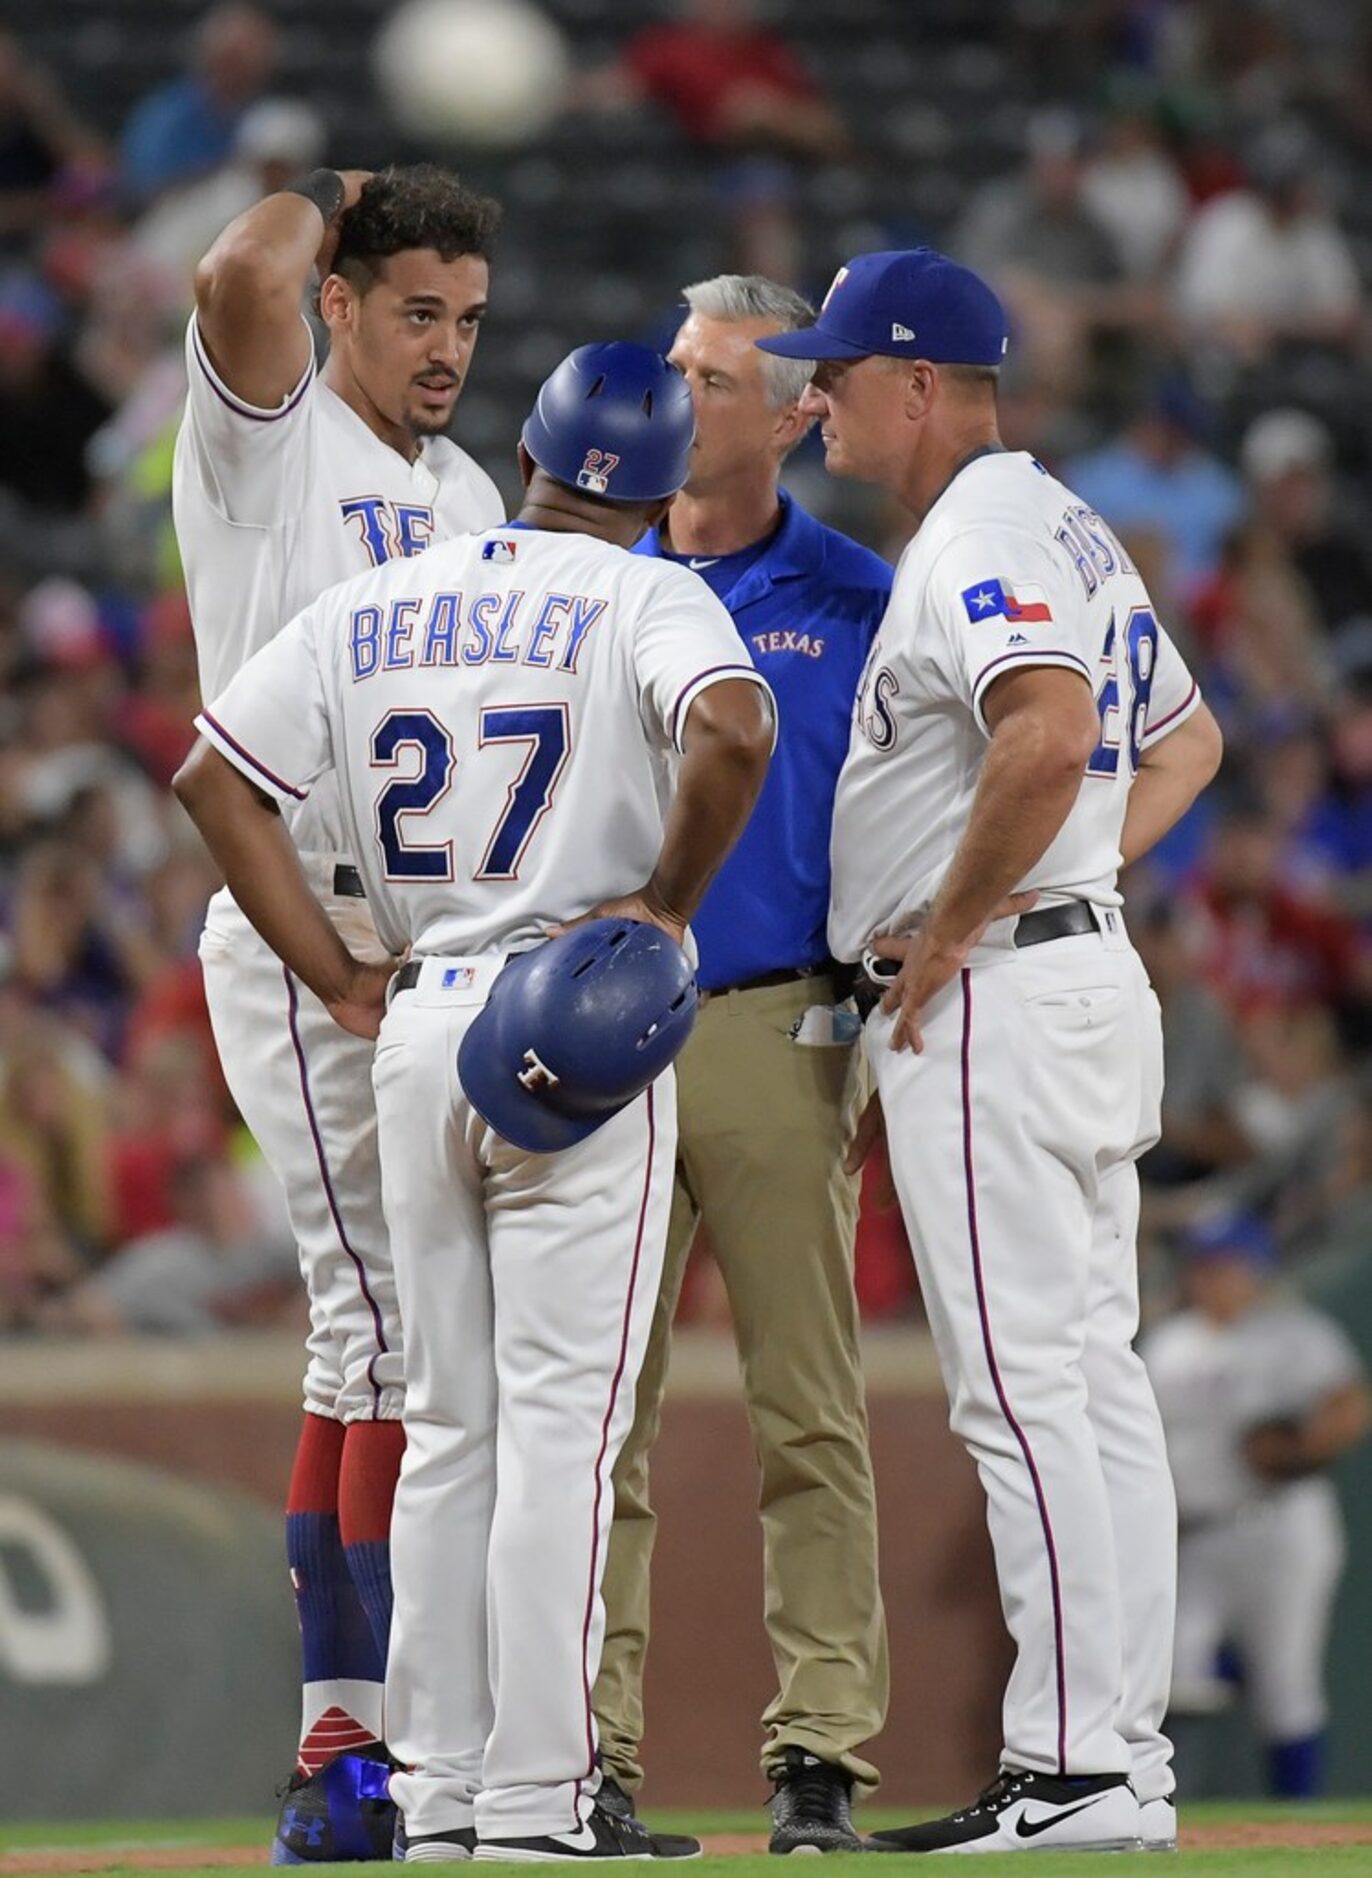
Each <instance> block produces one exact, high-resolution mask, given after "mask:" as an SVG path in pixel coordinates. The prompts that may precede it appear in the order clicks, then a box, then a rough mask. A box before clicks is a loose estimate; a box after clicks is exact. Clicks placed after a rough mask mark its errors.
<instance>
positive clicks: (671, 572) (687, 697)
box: [633, 561, 771, 750]
mask: <svg viewBox="0 0 1372 1878" xmlns="http://www.w3.org/2000/svg"><path fill="white" fill-rule="evenodd" d="M645 565H647V566H649V567H651V568H652V569H653V571H654V574H655V576H656V578H655V579H654V581H653V585H652V590H651V595H650V598H649V600H648V602H647V604H646V605H645V606H644V607H643V609H642V611H641V613H640V615H639V618H638V621H637V625H636V629H635V632H634V653H633V656H634V672H635V676H636V678H637V681H638V687H639V705H640V710H641V713H642V717H643V723H644V725H645V727H646V728H647V729H648V730H649V732H650V733H652V734H654V735H655V737H657V738H660V740H661V741H662V742H663V743H664V744H670V745H672V746H673V747H674V748H676V749H677V750H680V748H681V733H682V730H683V728H684V727H685V723H686V715H687V712H688V711H689V710H690V708H691V705H692V703H693V702H694V700H695V699H696V698H698V697H699V696H700V694H701V692H702V691H706V690H708V688H709V687H710V686H711V685H713V684H717V683H719V681H720V680H721V679H725V678H743V679H748V680H751V682H752V683H754V684H756V685H761V687H762V689H763V690H764V691H768V686H767V681H766V680H765V679H764V678H763V676H762V674H761V673H760V672H759V671H758V670H757V669H756V667H755V666H754V665H753V662H752V660H751V659H750V658H749V656H748V653H747V650H746V649H745V647H744V646H743V645H742V643H741V642H740V640H739V636H738V629H737V628H736V627H735V625H734V622H733V620H732V619H731V618H730V616H729V613H728V611H727V610H726V608H725V607H724V605H723V603H722V602H721V601H719V600H717V599H716V598H715V596H714V594H712V593H711V592H710V589H709V588H708V587H707V586H706V585H705V582H704V581H703V580H701V579H700V578H699V576H698V575H695V574H690V573H688V572H687V571H686V569H685V568H676V567H672V566H671V564H670V563H667V562H663V561H650V562H647V563H645ZM768 695H769V696H770V695H771V694H770V691H768Z"/></svg>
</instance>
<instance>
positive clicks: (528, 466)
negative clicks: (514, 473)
mask: <svg viewBox="0 0 1372 1878" xmlns="http://www.w3.org/2000/svg"><path fill="white" fill-rule="evenodd" d="M515 460H516V461H517V463H518V464H519V480H520V481H521V482H522V483H523V485H524V487H525V488H526V489H527V488H528V487H529V484H530V483H531V482H532V481H533V479H534V471H535V470H536V469H537V468H538V465H537V463H535V462H534V460H533V458H532V457H531V456H530V455H529V452H528V451H527V450H526V449H525V448H524V445H523V444H522V443H519V444H516V445H515Z"/></svg>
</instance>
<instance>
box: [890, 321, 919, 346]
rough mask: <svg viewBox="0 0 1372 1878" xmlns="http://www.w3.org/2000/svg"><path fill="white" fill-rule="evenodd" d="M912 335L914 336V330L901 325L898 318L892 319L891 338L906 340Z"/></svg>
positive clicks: (911, 337)
mask: <svg viewBox="0 0 1372 1878" xmlns="http://www.w3.org/2000/svg"><path fill="white" fill-rule="evenodd" d="M914 336H915V335H914V330H913V328H912V327H909V326H902V325H901V323H900V321H899V320H892V322H891V337H892V338H893V339H899V340H901V341H908V340H911V339H913V338H914Z"/></svg>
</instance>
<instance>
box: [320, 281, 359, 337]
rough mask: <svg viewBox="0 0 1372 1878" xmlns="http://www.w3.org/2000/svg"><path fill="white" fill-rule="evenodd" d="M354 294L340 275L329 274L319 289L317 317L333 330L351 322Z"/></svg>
mask: <svg viewBox="0 0 1372 1878" xmlns="http://www.w3.org/2000/svg"><path fill="white" fill-rule="evenodd" d="M354 298H355V296H354V294H353V290H352V288H351V287H350V286H349V285H348V283H347V281H346V280H344V278H343V276H342V275H341V274H329V275H327V276H326V277H325V279H324V282H323V284H322V285H321V287H320V289H319V317H320V319H322V320H323V322H324V324H325V325H326V326H327V327H328V328H329V329H330V331H332V330H333V328H334V327H336V326H347V325H349V324H350V323H351V320H352V311H353V301H354Z"/></svg>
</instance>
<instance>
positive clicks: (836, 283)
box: [819, 267, 848, 313]
mask: <svg viewBox="0 0 1372 1878" xmlns="http://www.w3.org/2000/svg"><path fill="white" fill-rule="evenodd" d="M847 278H848V270H847V268H846V267H841V268H840V269H839V270H838V272H837V274H835V275H834V278H833V279H832V280H831V281H830V282H829V291H828V293H826V294H825V296H824V305H823V306H821V307H820V309H819V310H820V312H821V313H822V312H823V311H824V309H825V307H827V306H828V304H829V302H830V301H831V300H832V299H833V297H834V295H835V294H836V293H837V292H838V290H839V288H840V287H841V286H842V285H843V283H844V281H845V280H847Z"/></svg>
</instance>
